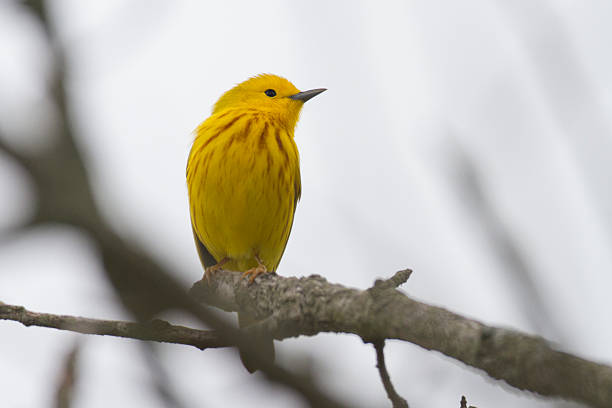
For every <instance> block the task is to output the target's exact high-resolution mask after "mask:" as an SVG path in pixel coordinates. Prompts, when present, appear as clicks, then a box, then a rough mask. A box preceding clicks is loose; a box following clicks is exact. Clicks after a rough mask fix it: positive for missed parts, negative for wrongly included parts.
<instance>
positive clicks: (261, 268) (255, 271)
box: [242, 256, 268, 285]
mask: <svg viewBox="0 0 612 408" xmlns="http://www.w3.org/2000/svg"><path fill="white" fill-rule="evenodd" d="M255 259H256V260H257V266H256V267H254V268H251V269H249V270H248V271H246V272H244V273H243V274H242V278H247V277H248V278H249V285H250V284H252V283H253V281H255V278H257V277H258V276H259V275H263V274H264V273H267V272H268V268H267V267H266V265H264V263H263V262H262V261H261V259H260V258H259V256H256V257H255Z"/></svg>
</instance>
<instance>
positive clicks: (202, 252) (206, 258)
mask: <svg viewBox="0 0 612 408" xmlns="http://www.w3.org/2000/svg"><path fill="white" fill-rule="evenodd" d="M191 229H192V230H193V239H194V240H195V243H196V249H197V250H198V255H199V256H200V262H202V266H203V267H204V269H206V268H207V267H208V266H213V265H216V264H217V260H216V259H215V257H214V256H212V254H211V253H210V251H209V250H208V248H206V246H205V245H204V243H203V242H202V241H200V238H198V234H197V233H196V230H195V227H194V226H193V224H191Z"/></svg>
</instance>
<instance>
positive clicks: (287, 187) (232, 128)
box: [187, 74, 326, 373]
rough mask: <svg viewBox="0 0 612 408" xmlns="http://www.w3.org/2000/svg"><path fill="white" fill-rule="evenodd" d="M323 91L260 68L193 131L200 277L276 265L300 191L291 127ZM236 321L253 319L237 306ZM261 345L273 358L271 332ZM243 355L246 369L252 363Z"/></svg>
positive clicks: (248, 274) (193, 212)
mask: <svg viewBox="0 0 612 408" xmlns="http://www.w3.org/2000/svg"><path fill="white" fill-rule="evenodd" d="M324 91H326V89H325V88H317V89H311V90H308V91H303V92H301V91H300V90H299V89H297V88H296V87H295V86H294V85H293V84H292V83H291V82H290V81H289V80H287V79H285V78H284V77H281V76H278V75H273V74H260V75H257V76H254V77H251V78H249V79H247V80H246V81H244V82H241V83H239V84H238V85H236V86H234V87H233V88H231V89H230V90H229V91H227V92H225V93H224V94H223V95H222V96H221V97H220V98H219V99H218V101H217V102H216V103H215V105H214V107H213V110H212V114H211V115H210V116H209V117H208V118H207V119H206V120H204V121H203V122H202V123H201V124H200V125H199V126H198V127H197V129H196V130H195V138H194V141H193V144H192V147H191V151H190V153H189V158H188V161H187V190H188V196H189V210H190V216H191V226H192V230H193V236H194V240H195V244H196V248H197V252H198V255H199V257H200V261H201V263H202V265H203V267H204V276H203V279H206V280H209V279H210V277H211V276H212V275H213V274H214V273H216V272H218V271H220V270H234V271H239V272H242V273H243V275H242V277H243V278H245V279H248V283H249V285H250V284H253V282H255V279H256V278H257V277H258V276H260V275H262V274H266V273H270V272H276V269H277V267H278V265H279V263H280V260H281V258H282V256H283V253H284V251H285V247H286V245H287V241H288V239H289V234H290V233H291V227H292V225H293V217H294V214H295V210H296V206H297V203H298V201H299V199H300V195H301V179H300V159H299V153H298V148H297V145H296V143H295V140H294V131H295V127H296V124H297V122H298V119H299V117H300V112H301V110H302V106H303V105H304V103H305V102H306V101H308V100H310V99H311V98H313V97H315V96H317V95H319V94H320V93H322V92H324ZM238 323H239V326H240V327H246V326H248V325H250V324H253V323H255V320H254V319H253V318H252V317H251V316H250V315H248V313H239V314H238ZM260 340H262V339H260ZM258 344H261V345H262V346H261V348H262V349H263V350H261V354H260V355H259V356H260V357H264V358H267V359H269V360H272V361H273V359H274V344H273V340H272V338H267V339H265V341H259V343H258ZM241 358H242V361H243V363H244V365H245V367H246V368H247V370H248V371H249V372H251V373H252V372H254V371H255V370H257V368H258V367H257V365H256V364H254V363H253V362H251V361H249V359H248V356H247V355H244V354H243V353H241Z"/></svg>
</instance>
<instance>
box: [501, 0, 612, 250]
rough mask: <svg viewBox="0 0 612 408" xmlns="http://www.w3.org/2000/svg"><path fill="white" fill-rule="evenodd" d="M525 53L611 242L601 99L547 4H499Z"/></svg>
mask: <svg viewBox="0 0 612 408" xmlns="http://www.w3.org/2000/svg"><path fill="white" fill-rule="evenodd" d="M497 4H498V5H499V8H500V9H502V10H503V11H504V12H505V13H504V14H505V15H506V16H507V18H508V20H509V26H510V27H512V28H513V29H514V31H515V32H516V34H517V37H518V39H519V40H520V41H521V42H522V45H523V49H524V50H525V51H526V53H527V56H528V57H529V58H527V61H528V62H529V63H530V64H531V67H532V70H533V73H534V74H535V77H536V79H537V82H536V83H537V84H539V85H540V90H541V93H542V95H543V96H544V98H545V99H546V103H547V106H548V107H549V108H550V109H551V112H552V114H553V116H554V118H555V120H556V121H557V122H558V123H559V124H561V127H560V134H562V135H563V134H565V136H566V138H567V141H568V142H569V145H570V150H571V153H573V154H574V155H575V157H576V159H577V161H578V164H579V166H578V167H579V168H578V170H579V172H580V176H581V180H582V181H583V183H584V184H585V186H586V187H587V188H586V190H587V192H588V194H589V195H590V197H589V198H590V199H591V202H592V203H593V207H594V208H593V209H594V210H595V211H596V213H597V215H598V216H599V217H600V218H603V221H604V222H605V224H606V226H607V228H606V231H605V232H606V238H607V239H608V242H611V241H612V194H610V188H609V185H610V152H612V138H611V137H610V136H611V135H612V127H611V125H610V120H609V117H610V115H609V113H608V112H606V109H605V107H604V106H603V104H602V93H601V91H600V90H598V89H597V88H595V87H593V86H592V83H591V81H590V80H589V77H588V74H587V71H586V69H585V66H584V65H583V63H582V62H581V60H580V55H579V53H578V52H577V48H576V46H577V44H576V43H575V42H574V41H572V36H571V35H570V33H569V30H568V27H566V25H565V23H564V22H563V19H562V18H560V16H559V14H558V12H557V10H556V9H555V8H554V7H553V6H552V4H551V2H550V1H537V2H533V1H498V2H497Z"/></svg>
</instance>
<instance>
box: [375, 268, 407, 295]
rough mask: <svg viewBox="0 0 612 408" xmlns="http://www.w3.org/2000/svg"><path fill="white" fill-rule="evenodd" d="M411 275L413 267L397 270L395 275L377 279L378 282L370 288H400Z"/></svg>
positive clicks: (380, 289)
mask: <svg viewBox="0 0 612 408" xmlns="http://www.w3.org/2000/svg"><path fill="white" fill-rule="evenodd" d="M410 275H412V269H404V270H401V271H397V272H395V275H393V276H392V277H390V278H389V279H377V280H376V282H374V286H373V287H372V288H371V289H370V290H371V291H372V290H376V291H382V290H387V289H395V288H398V287H400V286H401V285H403V284H404V283H406V282H407V281H408V278H410Z"/></svg>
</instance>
